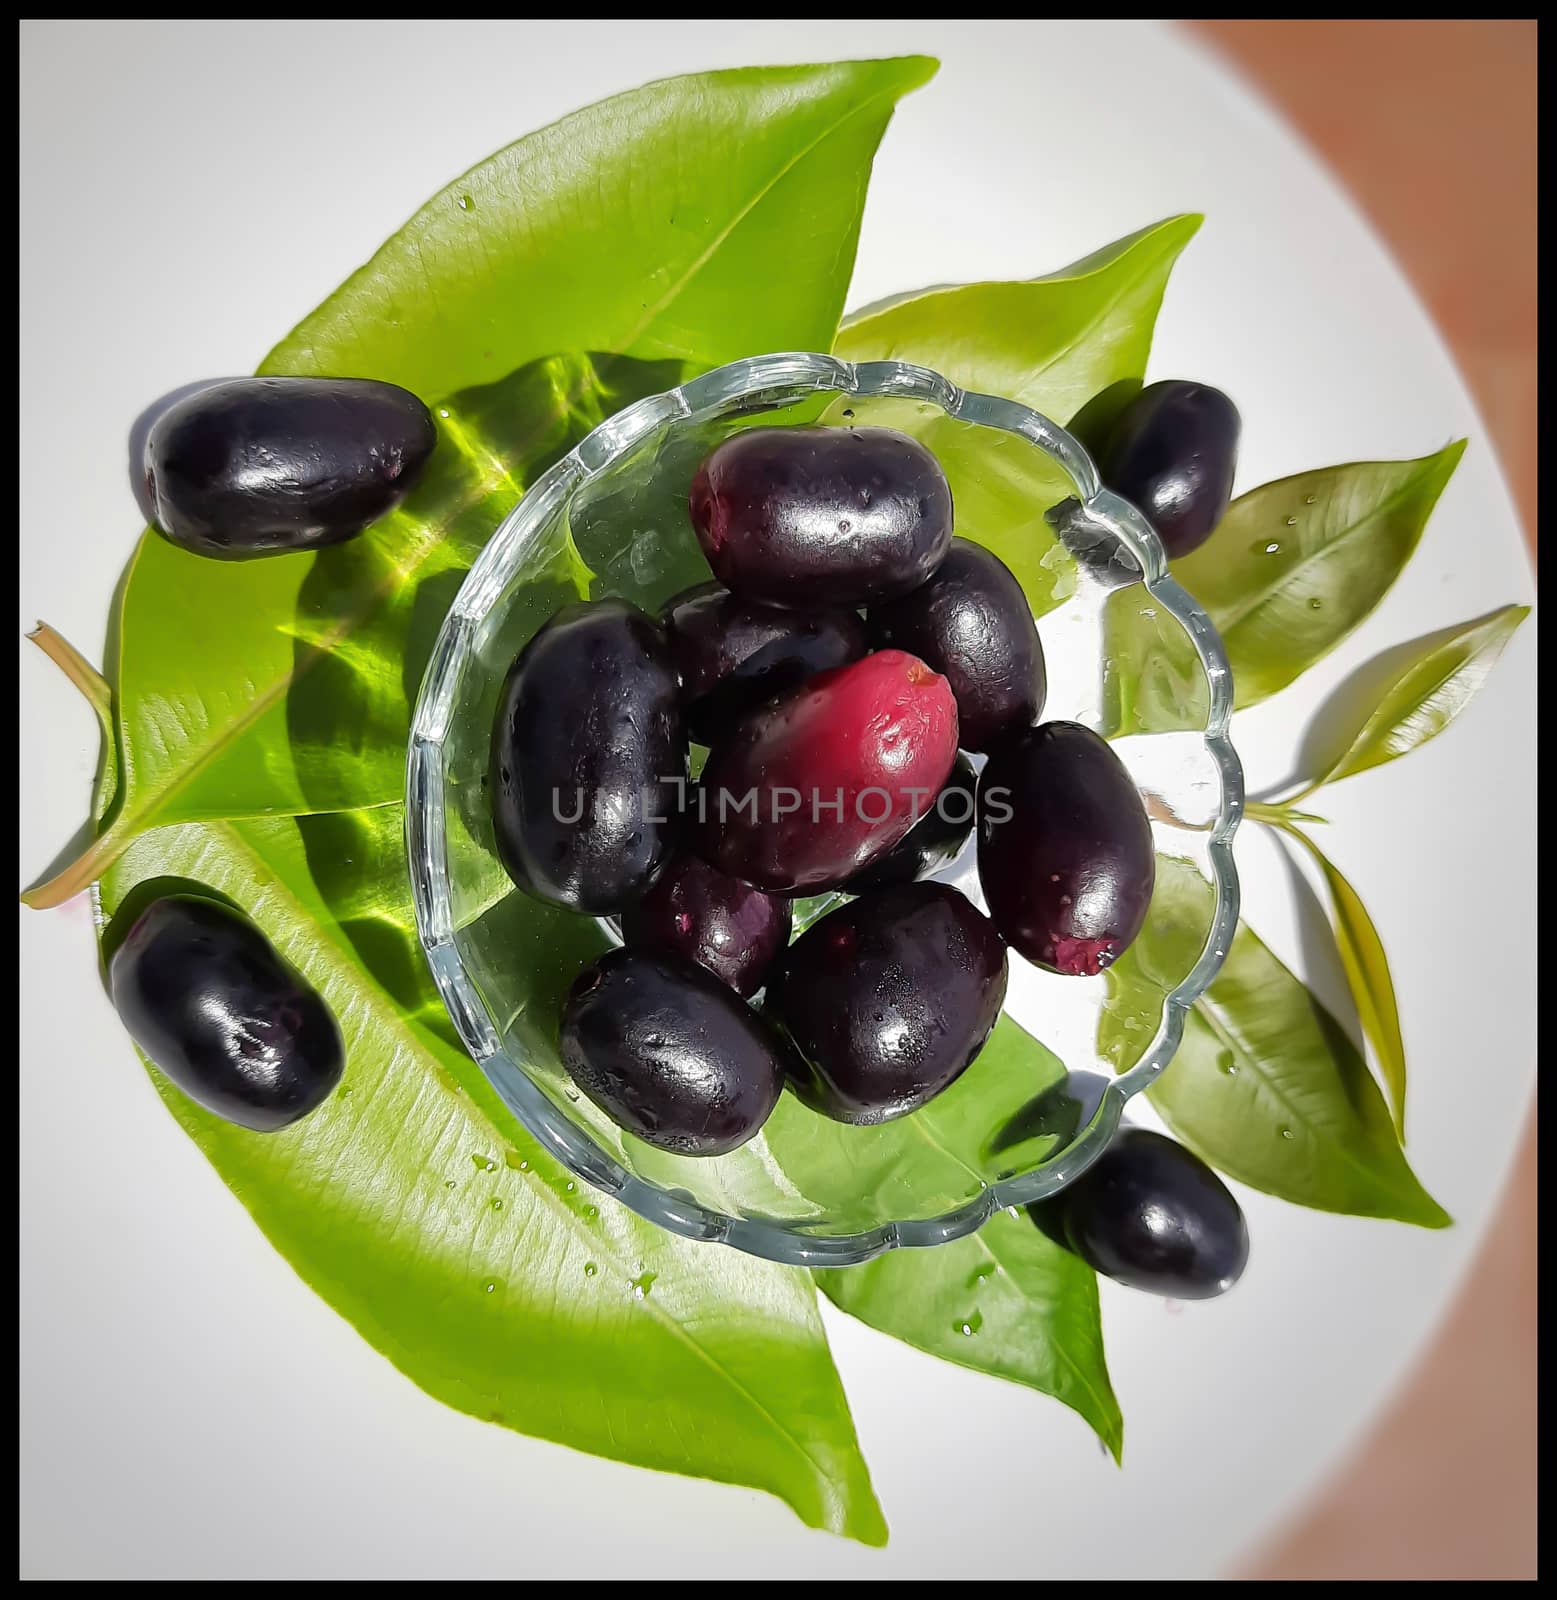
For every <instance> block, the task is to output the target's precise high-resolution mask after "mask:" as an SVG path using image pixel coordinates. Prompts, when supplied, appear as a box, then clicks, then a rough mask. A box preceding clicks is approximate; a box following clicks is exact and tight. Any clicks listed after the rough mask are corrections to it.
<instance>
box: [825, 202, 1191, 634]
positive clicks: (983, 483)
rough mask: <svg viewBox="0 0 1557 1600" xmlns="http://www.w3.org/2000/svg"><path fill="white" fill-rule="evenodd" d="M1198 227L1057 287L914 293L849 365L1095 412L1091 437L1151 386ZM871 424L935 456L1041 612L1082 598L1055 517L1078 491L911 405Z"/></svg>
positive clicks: (1175, 222) (1069, 271) (846, 340)
mask: <svg viewBox="0 0 1557 1600" xmlns="http://www.w3.org/2000/svg"><path fill="white" fill-rule="evenodd" d="M1200 221H1201V219H1200V218H1199V217H1197V216H1182V217H1171V218H1169V219H1168V220H1167V221H1166V222H1160V223H1157V224H1156V225H1155V226H1153V227H1150V228H1143V229H1142V230H1141V231H1140V232H1139V233H1133V234H1131V235H1130V236H1129V237H1128V238H1125V239H1121V240H1119V241H1118V242H1117V243H1115V244H1111V245H1108V246H1106V247H1105V248H1104V249H1102V250H1099V251H1097V252H1096V253H1095V254H1093V255H1090V256H1088V257H1086V258H1085V260H1082V261H1078V262H1076V263H1075V264H1074V265H1073V266H1069V267H1065V268H1063V269H1062V270H1061V271H1059V272H1056V273H1053V274H1051V275H1050V276H1048V277H1045V278H1035V279H1031V280H1029V281H1027V282H1022V283H971V284H965V285H962V286H960V287H956V288H949V289H931V290H927V291H925V292H924V293H923V294H917V295H911V296H909V297H907V298H905V299H902V300H898V301H896V302H894V303H893V304H891V305H888V306H885V307H883V308H882V309H880V310H876V311H871V312H867V313H865V314H864V315H862V316H859V317H855V318H851V319H850V320H849V321H848V322H847V323H845V325H844V326H843V327H842V328H841V329H840V330H839V333H838V338H837V342H836V343H835V345H834V349H835V351H836V352H837V354H838V355H840V356H844V357H846V358H847V359H848V360H850V361H884V360H901V361H913V362H917V363H919V364H920V365H921V366H927V367H932V368H934V369H935V370H936V371H938V372H941V373H944V374H945V375H946V376H947V377H949V378H950V379H952V381H953V382H954V383H957V384H958V385H960V386H961V387H963V388H965V389H974V390H979V391H982V392H984V393H987V394H995V395H1002V396H1004V397H1005V398H1007V399H1011V400H1019V401H1021V402H1022V403H1023V404H1024V405H1028V406H1031V407H1032V408H1033V409H1034V410H1035V411H1039V412H1042V413H1043V414H1044V415H1045V416H1048V417H1052V418H1053V419H1054V420H1055V421H1056V422H1061V423H1068V422H1071V421H1072V420H1073V419H1075V417H1076V413H1077V412H1078V411H1081V410H1082V408H1083V407H1085V408H1086V412H1085V420H1086V424H1087V426H1086V430H1085V431H1087V432H1088V433H1089V434H1090V433H1092V432H1095V431H1096V430H1098V429H1099V428H1100V427H1101V426H1102V425H1103V424H1104V423H1105V422H1106V421H1107V418H1108V416H1109V415H1110V414H1111V413H1112V412H1113V411H1114V410H1116V409H1117V408H1118V407H1119V406H1120V405H1122V404H1123V403H1124V401H1125V400H1126V399H1128V398H1129V396H1130V395H1131V394H1132V393H1133V392H1134V391H1135V390H1136V389H1138V388H1139V387H1140V380H1141V376H1142V374H1143V373H1144V372H1145V371H1146V358H1147V356H1148V354H1149V353H1150V351H1151V342H1152V329H1153V327H1154V326H1155V324H1156V320H1157V311H1158V308H1159V307H1160V306H1161V304H1162V295H1163V290H1164V289H1165V287H1166V286H1167V281H1168V274H1169V272H1171V271H1172V268H1173V263H1174V262H1175V261H1176V260H1177V259H1178V255H1179V252H1180V251H1181V250H1183V248H1184V246H1185V245H1186V244H1188V243H1189V241H1190V240H1191V239H1192V238H1193V237H1194V235H1195V230H1196V229H1197V228H1198V227H1199V226H1200ZM871 420H872V421H891V422H893V424H894V425H896V426H900V427H905V428H906V429H907V430H908V431H910V432H913V433H915V434H917V435H918V436H919V437H920V438H922V439H923V440H924V441H925V443H926V444H927V445H929V447H930V448H931V449H932V450H934V451H935V453H936V455H937V456H938V457H939V458H940V461H941V464H942V465H943V466H944V467H945V468H946V472H947V476H948V478H949V479H950V480H951V485H952V495H953V499H954V501H955V504H956V508H957V531H958V533H960V534H962V535H963V536H964V537H965V538H969V539H977V540H978V541H979V542H980V543H981V544H985V545H988V546H989V548H990V549H992V550H993V551H994V552H995V553H996V554H997V555H998V556H999V557H1000V558H1001V560H1002V561H1004V562H1005V563H1006V565H1007V566H1008V567H1010V568H1011V570H1012V571H1013V572H1014V573H1015V574H1016V576H1017V577H1018V578H1019V579H1020V580H1021V583H1022V586H1023V588H1024V589H1025V590H1026V592H1027V596H1028V599H1029V600H1030V601H1031V603H1032V605H1033V609H1034V610H1035V611H1036V612H1038V613H1040V614H1042V613H1043V612H1045V611H1049V610H1052V609H1053V608H1054V607H1055V606H1056V605H1058V604H1059V603H1060V602H1061V601H1063V600H1064V599H1066V598H1067V596H1069V595H1070V594H1071V593H1072V591H1073V589H1074V587H1075V566H1074V562H1073V561H1072V559H1071V557H1070V556H1069V555H1068V554H1067V553H1066V551H1065V550H1064V549H1063V547H1062V546H1061V545H1060V544H1059V542H1058V541H1057V540H1056V538H1055V537H1054V534H1053V532H1052V530H1051V528H1050V526H1049V524H1048V523H1047V522H1046V521H1045V520H1044V513H1045V512H1046V511H1048V510H1049V509H1050V508H1051V507H1053V506H1055V505H1057V504H1058V503H1059V502H1061V501H1063V500H1065V499H1067V498H1068V497H1069V496H1070V495H1071V493H1072V486H1071V484H1070V482H1069V480H1068V479H1067V478H1066V477H1065V476H1064V474H1063V473H1062V472H1061V471H1060V470H1059V469H1058V468H1057V467H1055V466H1054V465H1053V464H1052V463H1050V462H1049V461H1048V460H1047V458H1045V457H1044V456H1042V455H1041V454H1040V453H1039V452H1038V451H1036V450H1035V449H1034V448H1033V447H1032V446H1031V445H1030V444H1027V443H1026V442H1025V441H1024V440H1021V439H1017V438H1015V437H1012V438H1010V439H996V438H995V436H993V435H991V434H990V433H988V432H987V431H985V430H978V431H977V432H975V431H972V430H970V429H969V427H968V426H967V425H966V424H964V423H959V422H955V421H952V420H951V419H950V418H947V417H945V416H940V415H925V414H916V413H914V412H913V411H912V410H910V409H908V408H905V409H904V411H903V414H902V415H901V416H900V417H897V418H888V417H881V416H878V415H876V414H875V413H874V412H873V413H872V418H871Z"/></svg>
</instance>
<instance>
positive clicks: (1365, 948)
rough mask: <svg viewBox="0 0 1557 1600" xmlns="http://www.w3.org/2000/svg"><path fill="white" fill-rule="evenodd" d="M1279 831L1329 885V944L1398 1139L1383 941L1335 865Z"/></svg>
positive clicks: (1398, 1075)
mask: <svg viewBox="0 0 1557 1600" xmlns="http://www.w3.org/2000/svg"><path fill="white" fill-rule="evenodd" d="M1282 831H1283V832H1284V833H1286V834H1287V836H1288V837H1289V838H1292V839H1296V840H1297V842H1298V843H1299V844H1301V845H1302V846H1303V848H1304V849H1305V850H1307V851H1308V853H1309V854H1310V855H1311V856H1312V857H1313V858H1314V860H1315V861H1316V862H1317V863H1318V865H1319V869H1320V871H1322V872H1323V873H1324V875H1325V882H1326V884H1328V885H1329V889H1330V904H1331V907H1332V909H1333V910H1334V912H1335V942H1336V947H1337V949H1338V950H1339V951H1340V954H1341V966H1342V967H1343V968H1344V969H1345V972H1346V982H1347V985H1348V986H1349V987H1350V989H1351V992H1352V999H1353V1001H1355V1003H1356V1006H1357V1016H1358V1019H1359V1020H1360V1021H1361V1023H1362V1031H1363V1034H1364V1036H1365V1037H1366V1038H1367V1040H1368V1042H1369V1043H1370V1044H1371V1045H1372V1046H1373V1048H1374V1050H1375V1052H1376V1053H1377V1054H1378V1058H1379V1071H1380V1073H1381V1074H1382V1075H1383V1078H1384V1089H1385V1092H1386V1093H1387V1094H1388V1096H1389V1105H1390V1111H1391V1113H1392V1114H1393V1116H1394V1119H1395V1129H1396V1131H1397V1132H1398V1133H1399V1135H1400V1137H1401V1139H1402V1140H1404V1138H1405V1135H1406V1045H1405V1040H1404V1039H1402V1038H1401V1036H1400V1009H1399V1007H1398V1006H1397V1005H1396V1004H1395V984H1394V980H1393V979H1392V978H1391V977H1390V975H1389V959H1388V957H1386V956H1385V954H1384V942H1383V940H1381V939H1380V938H1379V932H1378V929H1377V928H1375V927H1374V926H1373V919H1372V917H1370V916H1369V915H1368V908H1367V907H1366V906H1365V905H1363V903H1362V899H1361V896H1359V895H1358V893H1357V891H1356V890H1355V889H1354V888H1352V886H1351V884H1350V883H1348V882H1347V881H1346V879H1345V878H1344V877H1343V876H1342V874H1341V871H1340V869H1339V868H1338V867H1337V866H1336V865H1335V864H1334V863H1333V862H1332V861H1331V860H1330V859H1329V857H1328V856H1326V855H1325V853H1324V851H1323V850H1321V849H1320V848H1319V846H1318V845H1317V844H1315V843H1314V841H1313V840H1312V839H1311V838H1309V836H1308V835H1307V834H1306V833H1304V832H1303V830H1302V829H1301V828H1297V827H1293V826H1292V825H1290V824H1288V825H1286V826H1284V827H1283V829H1282Z"/></svg>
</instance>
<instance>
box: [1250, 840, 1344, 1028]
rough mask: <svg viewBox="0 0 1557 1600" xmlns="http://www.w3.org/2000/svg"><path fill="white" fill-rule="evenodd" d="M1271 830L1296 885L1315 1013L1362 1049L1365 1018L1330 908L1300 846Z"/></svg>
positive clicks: (1304, 973)
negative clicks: (1305, 868)
mask: <svg viewBox="0 0 1557 1600" xmlns="http://www.w3.org/2000/svg"><path fill="white" fill-rule="evenodd" d="M1270 832H1271V833H1272V834H1273V835H1274V838H1275V843H1276V846H1277V850H1278V853H1279V854H1280V856H1281V863H1282V866H1283V867H1284V868H1285V870H1286V873H1287V877H1288V880H1289V882H1290V884H1291V888H1292V901H1293V909H1294V911H1295V913H1296V916H1297V924H1298V949H1299V951H1300V952H1301V957H1302V964H1301V970H1300V972H1299V974H1298V976H1299V978H1300V980H1301V981H1302V983H1303V984H1304V985H1305V987H1306V988H1307V989H1308V990H1309V991H1310V993H1311V994H1312V995H1313V997H1314V998H1315V1000H1317V1002H1318V1005H1317V1006H1316V1007H1315V1016H1316V1018H1317V1019H1318V1021H1319V1024H1320V1026H1321V1028H1322V1029H1323V1030H1324V1031H1325V1032H1326V1033H1329V1032H1331V1031H1332V1030H1333V1029H1335V1028H1337V1027H1339V1028H1340V1029H1341V1031H1342V1032H1343V1033H1344V1034H1345V1035H1346V1036H1347V1043H1348V1044H1349V1045H1350V1046H1351V1048H1352V1049H1353V1050H1357V1051H1361V1049H1362V1043H1361V1040H1362V1020H1361V1018H1360V1017H1359V1016H1358V1014H1357V1003H1356V1001H1355V1000H1354V999H1353V998H1352V991H1351V985H1350V984H1349V983H1348V982H1347V979H1346V969H1345V967H1343V966H1342V965H1341V952H1340V948H1339V946H1338V945H1337V944H1336V940H1335V929H1334V927H1333V926H1332V924H1331V921H1330V912H1329V908H1328V907H1327V906H1326V904H1325V902H1324V901H1323V900H1322V899H1321V898H1320V895H1319V892H1318V891H1317V890H1316V889H1315V888H1314V886H1313V884H1311V883H1310V882H1309V880H1308V877H1307V875H1306V874H1305V873H1304V871H1303V868H1302V865H1301V861H1300V853H1299V851H1298V849H1297V847H1296V846H1295V845H1294V844H1293V843H1292V842H1291V841H1290V840H1288V839H1285V838H1283V837H1282V836H1281V835H1280V834H1279V833H1276V831H1275V830H1274V829H1272V830H1270Z"/></svg>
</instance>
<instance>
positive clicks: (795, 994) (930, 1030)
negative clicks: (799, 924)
mask: <svg viewBox="0 0 1557 1600" xmlns="http://www.w3.org/2000/svg"><path fill="white" fill-rule="evenodd" d="M768 993H769V1000H768V1004H769V1007H770V1008H771V1009H772V1010H773V1012H774V1014H775V1015H777V1016H778V1018H779V1019H780V1020H781V1021H782V1022H783V1024H784V1026H785V1027H786V1028H787V1029H788V1030H789V1035H790V1037H791V1038H792V1039H793V1040H794V1042H795V1044H796V1046H797V1047H798V1049H799V1051H800V1054H801V1055H802V1056H803V1057H804V1058H805V1064H806V1069H807V1070H806V1072H805V1074H804V1076H803V1077H802V1078H801V1079H800V1080H799V1081H798V1083H797V1085H796V1088H797V1092H798V1093H799V1094H800V1096H801V1098H802V1099H804V1100H805V1101H806V1102H807V1104H809V1105H811V1106H813V1107H815V1109H816V1110H818V1111H821V1112H823V1113H825V1114H826V1115H827V1116H829V1117H833V1118H835V1119H836V1120H837V1121H839V1122H856V1123H877V1122H890V1121H891V1120H892V1119H893V1118H894V1117H901V1116H906V1115H907V1114H908V1113H909V1112H910V1111H917V1110H918V1109H919V1107H920V1106H922V1105H924V1104H925V1103H926V1102H927V1101H929V1100H933V1099H934V1098H935V1096H936V1095H938V1094H939V1093H940V1092H941V1091H942V1090H943V1089H944V1088H946V1086H947V1085H948V1084H950V1083H951V1082H953V1081H954V1080H955V1079H956V1078H957V1077H959V1076H960V1075H961V1074H962V1072H963V1071H964V1069H965V1068H966V1067H967V1066H968V1065H969V1063H970V1062H972V1060H973V1058H974V1057H975V1056H976V1055H977V1054H978V1053H979V1051H980V1050H982V1049H983V1047H984V1041H985V1040H986V1039H987V1038H988V1037H989V1033H990V1029H992V1028H993V1027H994V1025H995V1019H996V1018H997V1017H998V1016H999V1015H1000V1005H1001V1002H1002V1001H1003V1000H1004V999H1005V994H1006V950H1005V946H1004V945H1003V944H1002V943H1001V942H1000V936H999V935H998V934H997V933H996V932H995V928H994V925H993V924H992V923H991V922H990V920H989V919H988V918H987V917H986V916H984V914H983V913H982V912H981V911H979V909H978V908H977V907H976V906H975V905H973V903H972V902H971V901H969V900H968V899H967V898H966V897H965V896H963V895H960V894H959V893H958V892H957V891H956V890H955V889H952V888H948V887H947V886H946V885H945V884H943V883H910V884H903V885H901V886H899V887H897V888H893V889H881V890H878V891H877V892H876V893H874V894H869V895H865V896H864V897H862V898H861V899H859V900H852V901H850V902H849V904H848V905H845V906H841V907H839V909H838V910H836V911H831V912H829V913H828V914H827V915H826V916H825V917H823V918H822V920H821V921H820V922H817V923H814V924H813V925H812V926H811V927H810V928H808V929H807V930H806V931H805V933H803V934H802V935H801V936H800V938H799V939H797V940H796V941H795V943H794V944H793V945H792V946H791V947H790V951H789V955H788V957H787V958H786V959H785V961H784V964H783V967H782V969H781V971H780V974H779V976H778V977H777V978H776V979H775V980H774V981H773V982H772V983H771V984H770V985H769V990H768Z"/></svg>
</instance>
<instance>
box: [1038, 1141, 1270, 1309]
mask: <svg viewBox="0 0 1557 1600" xmlns="http://www.w3.org/2000/svg"><path fill="white" fill-rule="evenodd" d="M1056 1203H1057V1204H1059V1205H1060V1206H1061V1207H1062V1210H1063V1219H1064V1228H1065V1237H1066V1240H1067V1241H1068V1243H1069V1244H1070V1247H1071V1249H1073V1250H1074V1251H1075V1252H1076V1254H1077V1255H1079V1256H1080V1257H1081V1258H1082V1260H1083V1261H1086V1262H1088V1263H1089V1264H1090V1265H1091V1266H1092V1267H1094V1268H1095V1269H1096V1270H1097V1271H1099V1272H1101V1273H1102V1274H1103V1275H1104V1276H1105V1277H1109V1278H1113V1279H1114V1280H1115V1281H1116V1282H1118V1283H1123V1284H1126V1285H1128V1286H1129V1287H1130V1288H1132V1289H1144V1290H1146V1291H1147V1292H1148V1293H1150V1294H1160V1295H1166V1296H1167V1297H1168V1298H1169V1299H1173V1300H1209V1299H1212V1298H1213V1297H1214V1296H1216V1295H1219V1294H1222V1293H1225V1291H1227V1290H1228V1289H1230V1288H1232V1286H1233V1285H1234V1284H1235V1283H1237V1281H1238V1279H1239V1278H1240V1277H1241V1276H1242V1274H1243V1269H1244V1266H1245V1264H1246V1263H1247V1261H1248V1259H1249V1230H1248V1227H1247V1225H1246V1224H1245V1222H1244V1219H1243V1212H1242V1211H1241V1210H1240V1209H1239V1206H1238V1202H1237V1201H1236V1200H1235V1199H1234V1198H1233V1197H1232V1195H1231V1194H1230V1193H1229V1192H1228V1189H1227V1185H1226V1184H1224V1183H1223V1182H1222V1180H1221V1179H1220V1178H1219V1177H1217V1175H1216V1174H1215V1173H1214V1172H1213V1171H1212V1170H1211V1169H1210V1167H1208V1166H1207V1165H1206V1164H1205V1162H1203V1161H1202V1160H1201V1159H1200V1158H1199V1157H1198V1156H1196V1155H1193V1154H1192V1153H1191V1152H1190V1151H1188V1150H1186V1149H1185V1148H1184V1147H1183V1146H1182V1145H1179V1144H1175V1143H1174V1142H1173V1140H1171V1139H1166V1138H1164V1137H1163V1136H1162V1135H1161V1134H1160V1133H1153V1132H1151V1131H1150V1130H1149V1129H1147V1128H1121V1129H1120V1130H1119V1132H1118V1133H1116V1134H1115V1135H1114V1141H1113V1143H1112V1144H1111V1145H1109V1147H1108V1149H1107V1150H1105V1151H1104V1152H1103V1154H1102V1155H1100V1156H1099V1157H1098V1158H1097V1160H1096V1161H1094V1162H1093V1163H1092V1165H1091V1166H1090V1167H1088V1168H1087V1170H1086V1171H1085V1172H1083V1173H1082V1175H1081V1176H1080V1177H1079V1178H1077V1179H1076V1181H1075V1182H1074V1183H1073V1184H1071V1186H1070V1187H1069V1188H1068V1189H1066V1190H1064V1191H1063V1192H1062V1193H1061V1195H1060V1197H1059V1200H1058V1202H1056Z"/></svg>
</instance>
